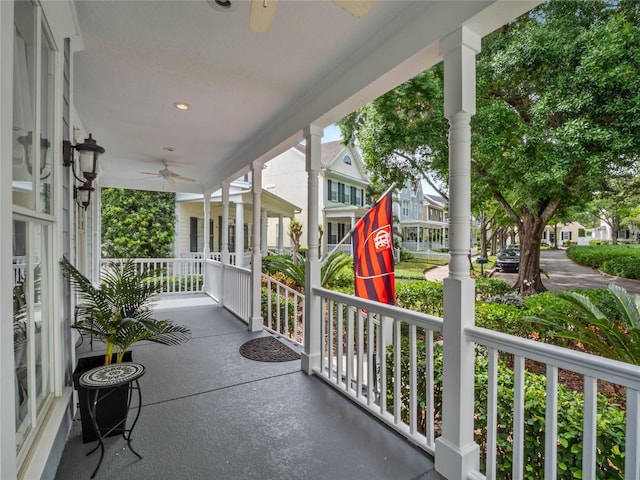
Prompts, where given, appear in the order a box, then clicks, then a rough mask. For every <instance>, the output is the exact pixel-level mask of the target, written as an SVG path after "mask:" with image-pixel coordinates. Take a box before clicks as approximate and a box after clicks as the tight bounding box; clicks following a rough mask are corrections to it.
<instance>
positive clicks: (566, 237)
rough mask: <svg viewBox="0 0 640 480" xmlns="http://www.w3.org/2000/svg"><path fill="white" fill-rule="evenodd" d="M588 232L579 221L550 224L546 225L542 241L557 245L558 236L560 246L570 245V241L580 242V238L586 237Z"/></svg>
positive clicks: (573, 242)
mask: <svg viewBox="0 0 640 480" xmlns="http://www.w3.org/2000/svg"><path fill="white" fill-rule="evenodd" d="M586 232H587V230H586V229H585V227H584V226H583V225H582V224H581V223H578V222H571V223H557V224H549V225H547V226H546V227H544V232H543V233H542V243H544V244H546V245H551V246H552V245H556V238H557V239H558V243H557V244H558V246H562V245H568V244H569V243H572V244H578V242H579V240H578V239H579V238H585V237H586Z"/></svg>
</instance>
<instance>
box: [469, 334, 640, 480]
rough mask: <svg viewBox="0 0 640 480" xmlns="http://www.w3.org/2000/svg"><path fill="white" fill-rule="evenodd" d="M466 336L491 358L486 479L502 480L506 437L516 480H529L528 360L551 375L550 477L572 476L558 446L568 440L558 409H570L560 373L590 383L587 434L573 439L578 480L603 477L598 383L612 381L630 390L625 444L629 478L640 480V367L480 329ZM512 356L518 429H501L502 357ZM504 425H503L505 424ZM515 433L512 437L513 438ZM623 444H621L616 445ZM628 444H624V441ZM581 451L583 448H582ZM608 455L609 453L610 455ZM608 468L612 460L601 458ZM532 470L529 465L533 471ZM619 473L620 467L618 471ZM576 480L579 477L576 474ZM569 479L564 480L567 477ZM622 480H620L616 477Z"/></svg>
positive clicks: (586, 399)
mask: <svg viewBox="0 0 640 480" xmlns="http://www.w3.org/2000/svg"><path fill="white" fill-rule="evenodd" d="M466 337H467V340H468V341H470V342H475V343H476V344H477V345H482V346H484V347H486V349H487V356H488V372H487V374H488V392H487V441H486V473H485V474H486V478H487V479H489V480H493V479H495V478H499V476H496V462H497V461H498V460H500V458H499V454H497V439H498V436H499V435H500V432H502V434H503V435H504V432H505V431H506V432H508V433H507V434H508V435H510V436H511V438H512V443H513V447H512V448H513V450H512V456H513V458H512V478H523V475H524V472H525V469H526V468H527V464H528V463H530V460H531V459H528V458H527V457H526V455H525V452H524V444H525V433H526V425H527V423H528V421H529V418H528V417H527V416H526V415H525V360H526V359H529V360H533V361H536V362H540V363H542V364H543V368H544V369H545V370H546V390H545V395H546V400H545V403H546V408H545V410H546V411H545V419H544V433H543V435H544V439H543V440H544V441H543V442H542V443H543V445H544V451H543V452H541V453H540V455H541V456H543V458H544V459H547V460H546V461H544V478H559V477H558V476H559V475H566V473H565V472H562V471H561V472H559V471H558V469H559V466H558V463H559V462H558V461H557V458H558V445H559V444H560V442H561V441H566V438H561V439H560V438H559V437H558V427H559V424H558V410H559V409H563V408H565V407H566V406H563V405H562V404H560V405H559V403H558V370H559V369H560V370H565V371H566V370H568V371H571V372H576V373H578V374H580V375H581V376H582V378H583V382H584V397H583V398H584V406H583V412H584V413H583V419H582V429H581V432H580V428H579V427H578V428H577V429H576V430H577V431H576V434H578V435H579V433H582V446H581V447H580V445H579V442H580V439H579V438H578V439H576V438H573V439H572V440H573V442H575V445H570V446H571V447H572V450H571V452H572V453H574V452H575V456H578V455H581V456H582V462H581V463H582V472H581V473H582V476H581V477H576V478H585V479H586V478H596V477H597V478H600V475H601V474H602V472H600V473H598V472H597V468H598V467H597V456H598V451H599V450H601V449H602V448H603V446H602V445H600V444H599V441H600V440H601V439H600V438H599V436H598V432H597V428H596V427H597V418H598V416H599V414H600V413H599V409H598V388H597V385H598V381H605V382H610V383H612V384H615V385H620V386H622V387H624V388H625V389H626V429H625V430H626V435H625V441H624V445H625V447H624V449H623V448H622V447H620V450H623V451H624V453H625V455H624V478H627V479H638V478H640V412H639V407H640V368H638V367H637V366H635V365H630V364H627V363H623V362H617V361H614V360H609V359H606V358H601V357H598V356H594V355H589V354H586V353H583V352H578V351H574V350H570V349H567V348H561V347H557V346H555V345H548V344H545V343H541V342H536V341H533V340H527V339H524V338H519V337H514V336H511V335H506V334H504V333H501V332H495V331H492V330H487V329H484V328H480V327H471V328H467V329H466ZM499 353H502V354H508V355H509V356H510V357H511V361H512V364H513V371H514V372H513V413H512V417H511V418H513V424H512V425H504V424H500V425H498V423H499V422H498V355H499ZM500 423H502V422H500ZM509 432H510V433H509ZM616 445H617V444H616ZM620 445H622V442H620ZM578 447H580V448H578ZM605 454H606V452H605ZM601 460H603V461H604V462H605V464H607V463H608V462H610V460H609V459H608V458H604V459H601ZM530 467H531V465H529V468H530ZM614 469H615V467H614ZM574 477H575V475H574ZM563 478H564V477H563ZM616 478H618V477H617V476H616Z"/></svg>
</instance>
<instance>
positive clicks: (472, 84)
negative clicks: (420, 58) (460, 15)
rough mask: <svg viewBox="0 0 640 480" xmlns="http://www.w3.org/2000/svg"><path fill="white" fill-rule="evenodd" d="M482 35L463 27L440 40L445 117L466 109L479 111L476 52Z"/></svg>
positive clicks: (472, 111) (467, 110)
mask: <svg viewBox="0 0 640 480" xmlns="http://www.w3.org/2000/svg"><path fill="white" fill-rule="evenodd" d="M480 40H481V38H480V36H479V35H477V34H476V33H475V32H473V31H472V30H470V29H469V28H467V27H460V28H459V29H457V30H456V31H455V32H452V33H451V34H449V35H447V36H446V37H445V38H443V39H442V40H441V41H440V55H441V56H442V57H443V58H444V83H445V89H444V116H445V117H447V118H448V119H451V117H452V116H453V115H455V114H456V113H460V112H465V113H468V114H470V115H473V114H474V113H476V54H477V53H478V52H479V51H480Z"/></svg>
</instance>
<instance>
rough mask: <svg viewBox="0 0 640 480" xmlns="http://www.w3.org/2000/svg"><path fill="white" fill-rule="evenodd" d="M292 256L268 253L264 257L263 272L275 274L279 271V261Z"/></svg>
mask: <svg viewBox="0 0 640 480" xmlns="http://www.w3.org/2000/svg"><path fill="white" fill-rule="evenodd" d="M290 258H291V255H267V256H266V257H262V273H266V274H267V275H271V276H273V275H274V274H275V273H276V272H277V271H278V262H280V261H282V260H283V259H284V260H286V259H290Z"/></svg>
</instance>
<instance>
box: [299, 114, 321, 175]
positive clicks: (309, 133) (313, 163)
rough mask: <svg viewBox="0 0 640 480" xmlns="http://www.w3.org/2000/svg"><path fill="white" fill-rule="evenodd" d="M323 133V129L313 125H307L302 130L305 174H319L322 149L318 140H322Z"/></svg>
mask: <svg viewBox="0 0 640 480" xmlns="http://www.w3.org/2000/svg"><path fill="white" fill-rule="evenodd" d="M323 133H324V129H323V128H320V127H317V126H315V125H309V126H308V127H307V128H305V129H304V138H305V141H306V148H305V155H306V160H307V161H306V168H307V172H319V171H320V168H321V167H322V161H321V160H322V153H321V148H322V147H321V144H320V140H321V139H322V135H323Z"/></svg>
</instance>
